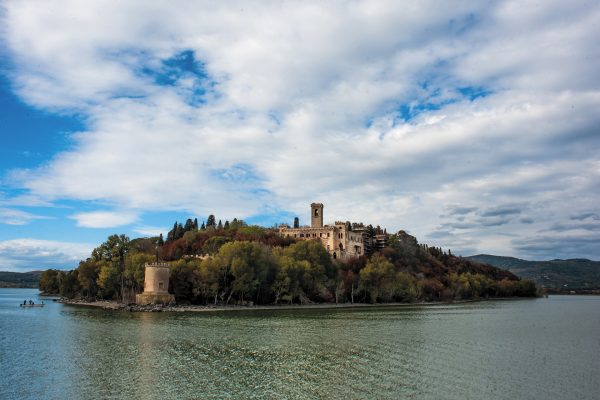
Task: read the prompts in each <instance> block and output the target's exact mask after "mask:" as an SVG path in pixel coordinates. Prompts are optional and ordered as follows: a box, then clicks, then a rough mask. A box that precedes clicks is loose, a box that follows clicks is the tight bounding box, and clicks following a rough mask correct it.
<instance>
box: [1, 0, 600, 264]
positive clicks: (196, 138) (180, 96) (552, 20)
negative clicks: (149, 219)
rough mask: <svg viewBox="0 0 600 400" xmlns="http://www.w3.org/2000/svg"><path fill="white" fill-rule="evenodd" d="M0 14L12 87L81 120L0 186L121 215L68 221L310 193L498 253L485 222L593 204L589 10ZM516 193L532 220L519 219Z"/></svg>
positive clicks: (561, 214) (526, 226) (598, 86)
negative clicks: (54, 149)
mask: <svg viewBox="0 0 600 400" xmlns="http://www.w3.org/2000/svg"><path fill="white" fill-rule="evenodd" d="M5 9H6V12H5V14H4V15H3V17H2V22H3V23H4V24H3V25H4V26H5V28H4V33H3V36H4V37H3V39H4V40H3V42H4V43H5V45H6V49H7V50H6V52H7V55H8V56H9V58H10V60H11V64H13V65H14V69H13V70H12V71H11V80H12V83H13V86H14V88H15V90H16V92H17V93H18V95H19V96H20V97H21V98H22V99H23V100H24V101H26V102H27V103H29V104H30V105H32V106H34V107H38V108H42V109H44V110H46V111H55V112H61V113H77V114H78V115H82V116H84V117H85V120H86V121H87V127H86V128H87V129H85V130H84V131H83V132H80V133H79V134H77V135H74V136H72V137H71V140H72V143H71V146H69V148H68V149H66V150H65V151H63V152H61V153H59V154H56V155H55V156H54V158H53V159H52V160H50V161H49V162H48V163H46V164H44V165H40V166H39V167H36V168H32V169H30V170H14V171H12V172H11V173H10V174H9V175H8V181H9V182H10V183H11V185H13V186H15V187H17V188H20V189H25V190H26V191H27V192H28V193H30V194H31V195H32V196H34V197H35V198H39V199H43V200H45V201H54V200H60V199H70V200H80V201H86V202H92V203H93V204H96V203H100V204H109V205H111V206H114V207H115V209H119V210H131V211H127V212H124V213H121V212H117V213H112V212H104V211H101V212H100V211H99V212H82V213H77V214H75V215H74V216H73V217H74V218H75V219H76V220H77V221H78V224H79V225H80V226H85V227H108V226H117V225H116V224H122V223H125V222H124V221H128V222H126V223H132V222H134V221H138V222H139V223H140V224H141V223H143V220H142V219H141V218H142V217H140V219H137V217H138V216H139V215H143V213H144V211H153V210H176V211H181V210H183V211H186V212H189V213H192V214H194V215H200V216H202V215H207V214H210V213H218V214H219V215H222V216H223V217H224V218H228V219H231V218H233V217H242V218H248V217H252V216H253V215H260V214H263V211H264V210H265V209H269V210H282V213H283V215H288V214H287V213H290V214H298V215H300V216H303V215H305V214H306V211H305V210H306V208H307V204H310V202H312V201H321V202H324V203H325V204H326V210H328V211H326V212H327V213H328V214H326V215H327V216H331V218H332V220H333V219H335V218H340V219H343V220H346V219H350V220H356V221H360V220H362V221H365V222H367V223H374V224H380V225H382V226H383V225H386V226H388V228H389V229H388V230H390V231H391V230H393V229H399V228H405V229H410V230H411V231H412V232H414V233H415V234H416V235H417V236H420V237H427V235H428V234H430V233H432V232H435V231H437V230H438V229H439V228H440V225H441V226H442V229H441V231H448V232H451V233H452V234H453V235H456V234H457V231H461V235H463V237H464V238H468V239H470V240H473V242H472V243H477V246H482V247H477V249H481V251H483V249H484V248H485V249H487V250H486V251H488V252H489V251H492V250H494V251H500V252H504V253H506V252H509V253H513V254H514V255H519V254H517V253H518V252H520V251H524V250H523V248H522V247H515V246H514V245H513V244H512V243H511V242H510V241H506V240H505V239H503V238H504V237H505V236H506V235H509V234H515V233H517V232H518V233H519V234H520V235H522V236H523V237H529V236H530V235H533V234H535V232H538V231H539V230H542V229H545V228H548V227H549V226H551V225H552V224H554V223H559V222H561V221H563V220H565V219H568V218H569V217H570V216H571V215H581V214H583V213H585V212H587V211H589V210H593V209H594V207H595V206H594V204H595V202H596V201H595V200H597V198H598V195H599V194H600V193H599V189H598V187H600V185H598V184H599V183H600V163H599V161H598V155H597V151H596V149H597V148H599V147H600V137H599V136H598V135H597V127H598V126H599V125H600V116H599V115H598V113H597V112H596V111H597V110H598V108H599V106H600V79H599V78H598V74H597V71H596V70H595V68H594V66H595V65H598V64H600V50H598V46H597V44H596V42H597V37H598V36H600V25H598V24H597V23H596V21H597V20H598V18H599V17H600V7H598V6H597V5H590V4H588V3H586V2H583V1H581V2H579V1H576V2H569V5H568V6H566V5H564V4H563V3H562V2H558V1H551V2H545V3H544V6H543V7H539V5H537V4H536V3H534V2H515V1H501V2H495V3H492V4H483V3H479V2H468V1H467V2H460V3H459V4H452V5H440V4H439V2H427V1H425V2H420V3H419V4H418V5H413V6H410V7H407V6H406V5H405V4H400V3H398V2H392V1H390V2H384V3H381V2H370V1H363V2H351V3H346V2H328V3H324V4H319V5H318V6H317V5H314V4H310V3H294V2H283V3H278V5H277V7H274V6H273V4H271V3H260V4H254V5H253V6H252V7H248V6H247V5H246V4H245V3H235V2H234V3H231V2H227V3H219V4H214V3H203V2H193V3H189V4H186V5H181V6H179V7H171V6H169V5H168V3H160V2H157V3H153V4H152V5H148V3H146V2H135V1H132V2H127V3H108V4H107V3H105V2H91V1H90V2H85V4H84V3H82V2H78V1H65V2H63V3H61V4H60V5H57V3H53V4H52V5H42V4H40V3H35V2H27V1H20V2H11V3H7V4H6V5H5ZM56 10H69V12H68V13H66V12H57V11H56ZM99 16H102V17H99ZM56 26H60V29H55V27H56ZM532 49H535V51H532ZM515 204H516V205H517V206H515ZM565 204H568V209H566V208H565ZM525 207H527V213H528V217H527V218H529V219H531V221H532V222H531V223H529V222H527V223H520V222H519V220H518V217H519V215H521V213H522V212H524V211H523V210H524V208H525ZM530 211H531V212H530ZM529 214H531V215H529ZM440 215H442V217H438V216H440ZM453 217H464V218H463V219H462V220H459V219H458V218H456V219H454V218H453ZM327 218H329V217H327ZM521 220H523V219H521ZM527 221H529V220H527ZM444 224H449V225H447V226H444ZM437 239H438V240H440V243H439V244H440V245H442V246H446V245H450V244H453V245H456V246H462V247H461V248H462V249H466V248H472V249H474V248H475V247H474V246H475V245H469V244H468V243H467V242H465V241H461V240H458V239H456V238H450V237H448V238H445V237H439V238H437ZM515 243H516V242H515ZM548 251H550V250H548ZM598 256H600V253H599V254H598Z"/></svg>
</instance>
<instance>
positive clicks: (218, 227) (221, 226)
mask: <svg viewBox="0 0 600 400" xmlns="http://www.w3.org/2000/svg"><path fill="white" fill-rule="evenodd" d="M217 229H219V230H220V229H223V224H222V223H221V220H219V225H217Z"/></svg>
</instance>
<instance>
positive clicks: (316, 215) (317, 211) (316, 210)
mask: <svg viewBox="0 0 600 400" xmlns="http://www.w3.org/2000/svg"><path fill="white" fill-rule="evenodd" d="M318 216H319V209H318V208H315V217H318Z"/></svg>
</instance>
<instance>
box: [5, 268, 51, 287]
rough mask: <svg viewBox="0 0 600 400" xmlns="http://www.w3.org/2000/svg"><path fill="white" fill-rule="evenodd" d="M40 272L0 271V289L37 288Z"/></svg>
mask: <svg viewBox="0 0 600 400" xmlns="http://www.w3.org/2000/svg"><path fill="white" fill-rule="evenodd" d="M41 274H42V271H31V272H7V271H0V288H37V287H38V283H39V282H40V275H41Z"/></svg>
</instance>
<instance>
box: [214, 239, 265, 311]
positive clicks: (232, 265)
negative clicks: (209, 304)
mask: <svg viewBox="0 0 600 400" xmlns="http://www.w3.org/2000/svg"><path fill="white" fill-rule="evenodd" d="M216 259H217V261H218V262H219V263H220V265H224V266H226V268H227V269H228V271H229V273H230V274H231V275H232V277H233V278H234V279H233V282H232V286H231V289H230V292H229V297H228V298H227V301H226V303H229V301H230V299H231V297H232V296H233V295H238V299H239V300H241V301H244V299H245V296H246V295H247V296H249V297H250V298H254V297H255V296H257V297H258V290H259V288H260V286H261V284H262V283H266V282H265V281H266V277H267V275H269V272H270V270H271V269H272V268H273V267H274V265H273V260H272V257H271V256H270V251H269V248H268V247H267V246H265V245H263V244H260V243H257V242H230V243H226V244H224V245H223V246H222V247H221V249H220V250H219V253H218V254H217V256H216Z"/></svg>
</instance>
